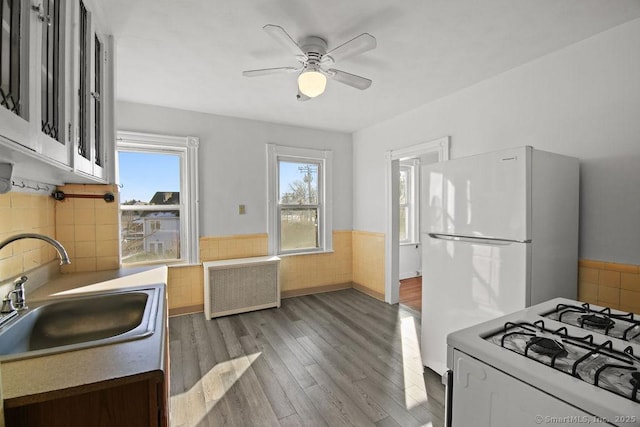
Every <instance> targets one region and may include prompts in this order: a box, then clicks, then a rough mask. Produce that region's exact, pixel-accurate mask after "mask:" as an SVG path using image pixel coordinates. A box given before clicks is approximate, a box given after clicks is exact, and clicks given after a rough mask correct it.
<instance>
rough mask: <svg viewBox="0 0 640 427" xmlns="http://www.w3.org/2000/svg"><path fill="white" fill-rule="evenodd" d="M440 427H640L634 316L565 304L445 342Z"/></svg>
mask: <svg viewBox="0 0 640 427" xmlns="http://www.w3.org/2000/svg"><path fill="white" fill-rule="evenodd" d="M447 344H448V350H447V367H448V369H449V371H448V372H447V373H445V375H444V376H443V382H445V385H446V386H447V387H446V388H447V397H446V405H445V406H446V412H447V417H446V422H445V426H451V427H469V426H478V427H482V426H491V427H512V426H518V427H519V426H539V425H551V424H553V425H566V426H570V425H579V424H584V425H586V424H592V425H616V426H640V390H639V387H640V316H638V315H634V314H632V313H623V312H620V311H616V310H610V309H608V308H603V307H598V306H594V305H591V306H590V305H588V304H584V303H581V302H578V301H573V300H568V299H564V298H556V299H553V300H551V301H548V302H545V303H542V304H538V305H535V306H532V307H529V308H528V309H525V310H522V311H518V312H516V313H513V314H510V315H507V316H503V317H500V318H497V319H494V320H491V321H488V322H484V323H481V324H479V325H476V326H473V327H470V328H466V329H462V330H460V331H457V332H454V333H451V334H449V335H448V337H447Z"/></svg>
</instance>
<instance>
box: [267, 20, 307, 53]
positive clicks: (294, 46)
mask: <svg viewBox="0 0 640 427" xmlns="http://www.w3.org/2000/svg"><path fill="white" fill-rule="evenodd" d="M262 29H263V30H265V31H266V32H267V34H269V35H270V36H271V37H272V38H274V39H275V40H276V41H277V42H278V43H280V44H281V45H282V46H283V47H284V48H285V49H287V50H288V51H289V52H291V53H292V54H294V55H302V56H304V57H305V58H306V55H305V53H304V52H303V51H302V49H301V48H300V46H298V43H296V42H295V40H293V39H292V38H291V36H290V35H289V33H287V32H286V31H285V30H284V28H282V27H280V26H278V25H272V24H267V25H265V26H264V27H262Z"/></svg>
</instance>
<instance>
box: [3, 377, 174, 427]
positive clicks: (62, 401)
mask: <svg viewBox="0 0 640 427" xmlns="http://www.w3.org/2000/svg"><path fill="white" fill-rule="evenodd" d="M154 374H155V373H154ZM146 376H147V378H145V379H143V380H139V381H135V380H134V381H133V382H127V383H125V384H121V383H120V382H121V381H120V380H118V381H115V382H114V383H118V384H117V385H112V386H110V385H109V384H96V385H92V386H88V387H90V388H94V387H95V388H98V387H100V386H103V387H101V388H98V389H96V390H91V391H87V392H80V393H78V394H72V395H69V396H60V397H56V398H53V399H50V400H44V401H40V402H36V403H30V404H26V405H23V406H17V407H6V406H5V424H6V426H7V427H13V426H16V427H21V426H25V427H26V426H28V427H39V426H42V427H45V426H46V427H87V426H92V427H111V426H130V427H138V426H139V427H156V426H157V427H167V426H168V425H169V422H168V417H169V411H168V402H167V395H166V384H165V374H164V373H163V372H158V373H157V375H153V376H152V378H148V374H147V375H146Z"/></svg>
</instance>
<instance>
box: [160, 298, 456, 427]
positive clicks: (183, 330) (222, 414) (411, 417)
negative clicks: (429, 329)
mask: <svg viewBox="0 0 640 427" xmlns="http://www.w3.org/2000/svg"><path fill="white" fill-rule="evenodd" d="M169 333H170V358H171V359H170V361H171V426H173V427H181V426H199V427H203V426H211V427H214V426H215V427H217V426H224V425H233V426H243V427H244V426H278V425H281V426H293V425H314V426H315V425H318V426H319V425H324V426H327V425H328V426H340V425H352V426H367V425H369V426H372V425H376V426H419V425H426V426H434V427H441V426H443V413H444V408H443V406H444V388H443V386H442V385H441V383H440V378H439V376H438V375H437V374H436V373H435V372H433V371H431V370H428V369H427V370H426V372H424V373H423V368H422V363H421V361H420V353H419V348H420V346H419V336H420V319H419V317H417V314H416V313H415V312H414V311H413V310H408V309H406V308H404V307H403V306H401V305H397V304H396V305H394V306H391V305H388V304H385V303H382V302H380V301H377V300H375V299H373V298H371V297H369V296H367V295H364V294H362V293H360V292H358V291H356V290H354V289H348V290H344V291H337V292H330V293H325V294H317V295H309V296H303V297H296V298H289V299H285V300H282V307H281V308H280V309H269V310H261V311H255V312H251V313H244V314H239V315H235V316H227V317H222V318H218V319H214V320H206V319H205V318H204V316H203V315H202V313H199V314H192V315H186V316H179V317H173V318H171V319H170V320H169Z"/></svg>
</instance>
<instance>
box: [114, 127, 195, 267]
mask: <svg viewBox="0 0 640 427" xmlns="http://www.w3.org/2000/svg"><path fill="white" fill-rule="evenodd" d="M197 148H198V140H197V138H190V137H189V138H177V137H164V136H159V135H148V134H138V133H131V132H119V133H118V141H117V170H118V183H119V184H120V186H121V190H120V251H121V257H122V259H121V261H122V264H125V265H126V264H133V263H145V262H147V263H148V262H187V263H197V262H198V217H197V214H198V209H197V161H196V159H197Z"/></svg>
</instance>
